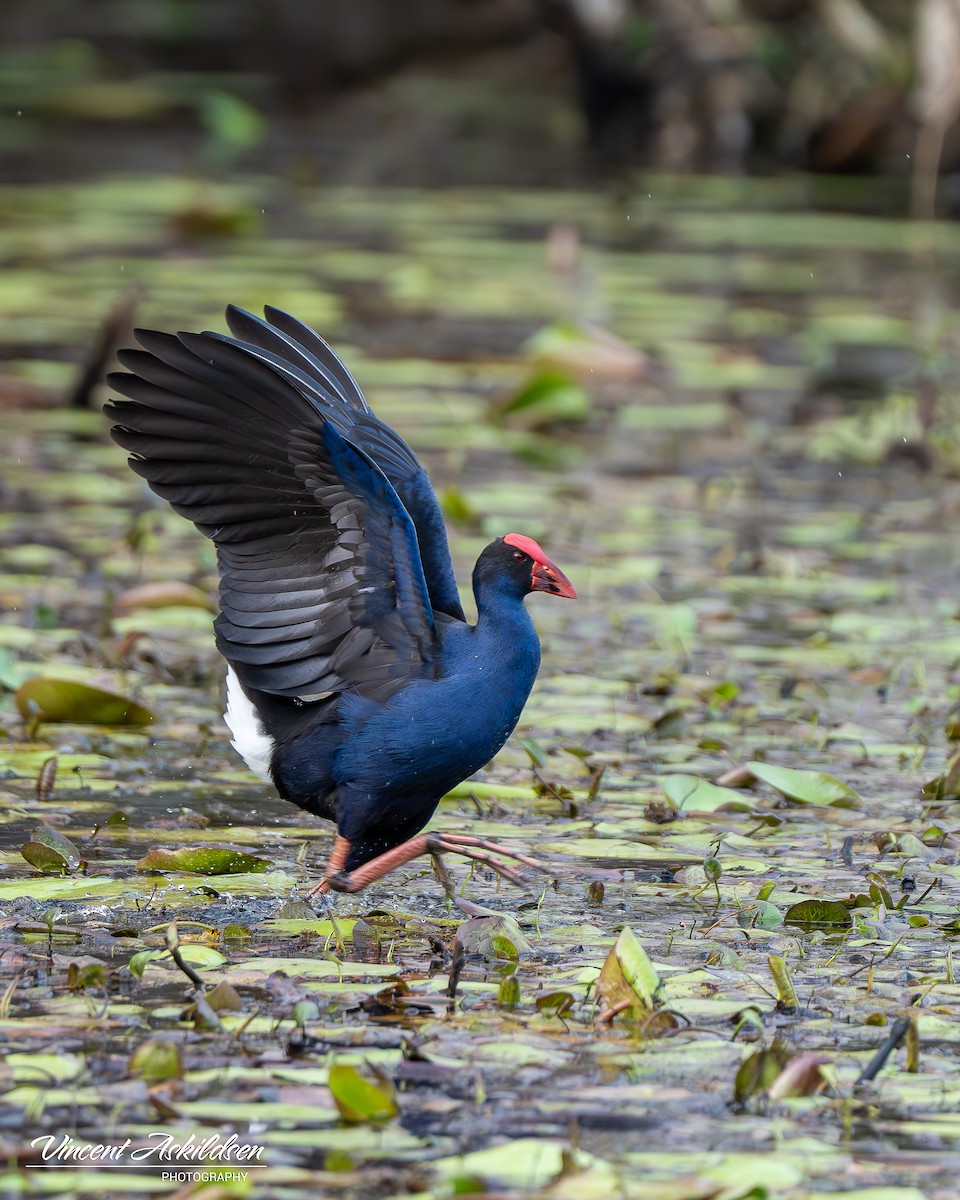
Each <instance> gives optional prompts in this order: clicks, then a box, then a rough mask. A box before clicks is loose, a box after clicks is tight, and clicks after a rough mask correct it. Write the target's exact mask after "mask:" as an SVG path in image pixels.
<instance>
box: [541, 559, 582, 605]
mask: <svg viewBox="0 0 960 1200" xmlns="http://www.w3.org/2000/svg"><path fill="white" fill-rule="evenodd" d="M530 591H531V592H548V593H549V594H550V595H551V596H567V597H569V598H570V599H571V600H576V598H577V593H576V591H575V590H574V586H573V584H572V583H571V582H570V580H569V579H568V578H567V577H566V575H564V573H563V572H562V571H561V570H560V568H559V567H558V566H556V565H555V564H554V563H552V562H551V561H550V559H549V558H545V559H542V560H540V561H539V562H535V563H534V564H533V572H532V574H531V579H530Z"/></svg>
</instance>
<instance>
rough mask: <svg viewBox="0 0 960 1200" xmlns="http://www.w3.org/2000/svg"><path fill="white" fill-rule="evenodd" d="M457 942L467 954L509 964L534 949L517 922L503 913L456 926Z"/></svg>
mask: <svg viewBox="0 0 960 1200" xmlns="http://www.w3.org/2000/svg"><path fill="white" fill-rule="evenodd" d="M457 942H458V944H459V945H460V946H461V947H462V950H463V953H464V954H481V955H483V957H484V958H494V959H505V960H506V961H508V962H516V961H517V960H518V959H519V957H520V955H521V954H529V953H530V949H531V946H530V943H529V942H528V941H527V939H526V938H525V937H524V936H523V934H522V933H521V932H520V926H519V925H518V924H517V922H516V920H515V919H514V918H513V917H510V916H507V915H506V914H504V913H494V914H493V915H491V916H486V917H471V918H470V920H469V921H464V922H463V924H462V925H459V926H458V927H457Z"/></svg>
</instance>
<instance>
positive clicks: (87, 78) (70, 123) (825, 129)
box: [0, 0, 960, 215]
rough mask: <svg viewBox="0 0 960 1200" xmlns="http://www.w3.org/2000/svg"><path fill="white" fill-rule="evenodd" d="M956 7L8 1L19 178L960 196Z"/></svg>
mask: <svg viewBox="0 0 960 1200" xmlns="http://www.w3.org/2000/svg"><path fill="white" fill-rule="evenodd" d="M958 62H960V0H912V2H911V0H407V2H405V3H403V4H397V3H396V2H395V0H324V3H320V4H318V3H306V2H305V0H48V2H47V3H45V4H42V5H38V4H36V3H34V2H32V0H4V4H3V5H2V7H0V154H2V156H3V162H4V164H5V165H4V172H5V173H6V174H8V175H10V176H11V177H12V178H14V179H17V178H28V179H30V178H36V177H37V176H38V175H39V176H41V177H42V176H43V174H44V173H45V172H49V171H51V170H52V169H53V168H54V167H55V169H56V171H57V172H59V173H61V174H62V173H63V172H65V171H66V172H74V173H86V172H89V171H90V170H92V169H93V170H96V169H109V168H114V167H120V166H122V167H123V168H124V169H130V168H133V169H136V168H137V167H142V168H144V169H146V168H149V169H152V170H156V169H166V170H173V169H183V168H184V167H190V168H196V167H197V166H201V167H204V168H206V169H209V170H211V171H216V170H219V169H222V168H223V167H224V166H225V165H227V164H231V163H239V162H242V163H243V165H245V166H256V167H267V168H269V169H272V170H276V171H279V172H282V173H284V174H287V175H290V174H292V175H293V176H294V177H297V178H303V179H304V181H305V182H323V183H350V184H377V183H384V184H394V185H396V184H401V185H424V184H425V185H431V184H436V185H445V184H450V183H459V184H464V183H466V184H472V183H518V184H531V183H532V184H547V185H557V184H564V183H568V182H573V183H578V184H579V183H582V182H584V181H589V180H591V179H593V178H596V177H598V176H609V175H611V174H614V175H616V174H618V173H623V172H628V171H629V170H631V169H633V168H644V167H649V168H653V169H657V170H663V171H671V172H703V171H719V172H728V173H742V172H751V173H752V172H763V173H769V172H773V171H777V170H781V169H784V168H787V169H804V170H809V171H815V172H837V173H867V174H871V175H875V176H876V177H877V178H878V179H882V180H884V186H883V188H878V189H877V194H876V197H875V202H876V206H877V208H879V209H883V210H885V211H888V212H898V211H904V210H906V209H907V207H908V206H912V209H913V211H914V213H917V214H921V215H930V214H931V213H932V212H933V211H935V203H936V195H935V193H936V189H935V187H934V181H935V180H936V179H937V177H938V175H940V176H943V177H944V179H945V181H944V184H943V187H942V188H941V189H940V199H939V204H940V206H941V207H940V210H939V211H941V212H946V213H956V212H957V211H958V210H960V123H958V115H960V72H958V71H957V69H956V64H957V63H958Z"/></svg>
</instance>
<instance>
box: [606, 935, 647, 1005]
mask: <svg viewBox="0 0 960 1200" xmlns="http://www.w3.org/2000/svg"><path fill="white" fill-rule="evenodd" d="M660 986H661V985H660V976H659V975H658V974H657V971H656V968H655V967H654V965H653V963H652V962H651V961H650V959H649V957H648V956H647V952H646V950H644V948H643V946H642V945H641V944H640V941H639V940H638V938H637V936H636V934H635V933H634V932H633V930H632V929H629V928H627V929H624V930H622V931H621V933H620V936H619V937H618V938H617V941H616V945H615V946H614V947H613V949H612V950H611V951H610V953H609V954H608V955H607V959H606V962H605V963H604V964H603V967H602V969H601V971H600V977H599V978H598V980H597V992H598V993H599V995H600V996H601V998H602V999H603V1002H604V1004H605V1005H606V1006H607V1008H608V1009H611V1008H618V1007H619V1006H621V1005H623V1006H624V1007H625V1008H627V1009H629V1010H630V1011H631V1013H632V1014H633V1015H634V1016H637V1017H640V1016H644V1015H646V1014H649V1013H651V1012H653V1011H654V1009H656V1008H657V1007H658V1006H659V999H658V994H659V992H660Z"/></svg>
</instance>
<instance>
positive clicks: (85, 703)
mask: <svg viewBox="0 0 960 1200" xmlns="http://www.w3.org/2000/svg"><path fill="white" fill-rule="evenodd" d="M16 702H17V708H18V709H19V710H20V715H21V716H22V717H25V718H26V719H27V720H35V719H39V720H41V721H67V722H70V723H71V724H74V725H149V724H150V723H151V721H152V720H153V713H151V712H150V710H149V709H146V708H144V707H143V705H142V704H137V702H136V701H135V700H130V699H129V698H128V697H127V696H118V695H117V694H116V693H115V692H105V691H103V690H102V689H101V688H95V687H90V686H89V684H86V683H74V682H72V681H71V680H67V679H45V678H41V677H40V676H34V677H33V678H32V679H28V680H26V681H25V682H24V683H22V684H21V685H20V687H19V688H18V689H17V694H16Z"/></svg>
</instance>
